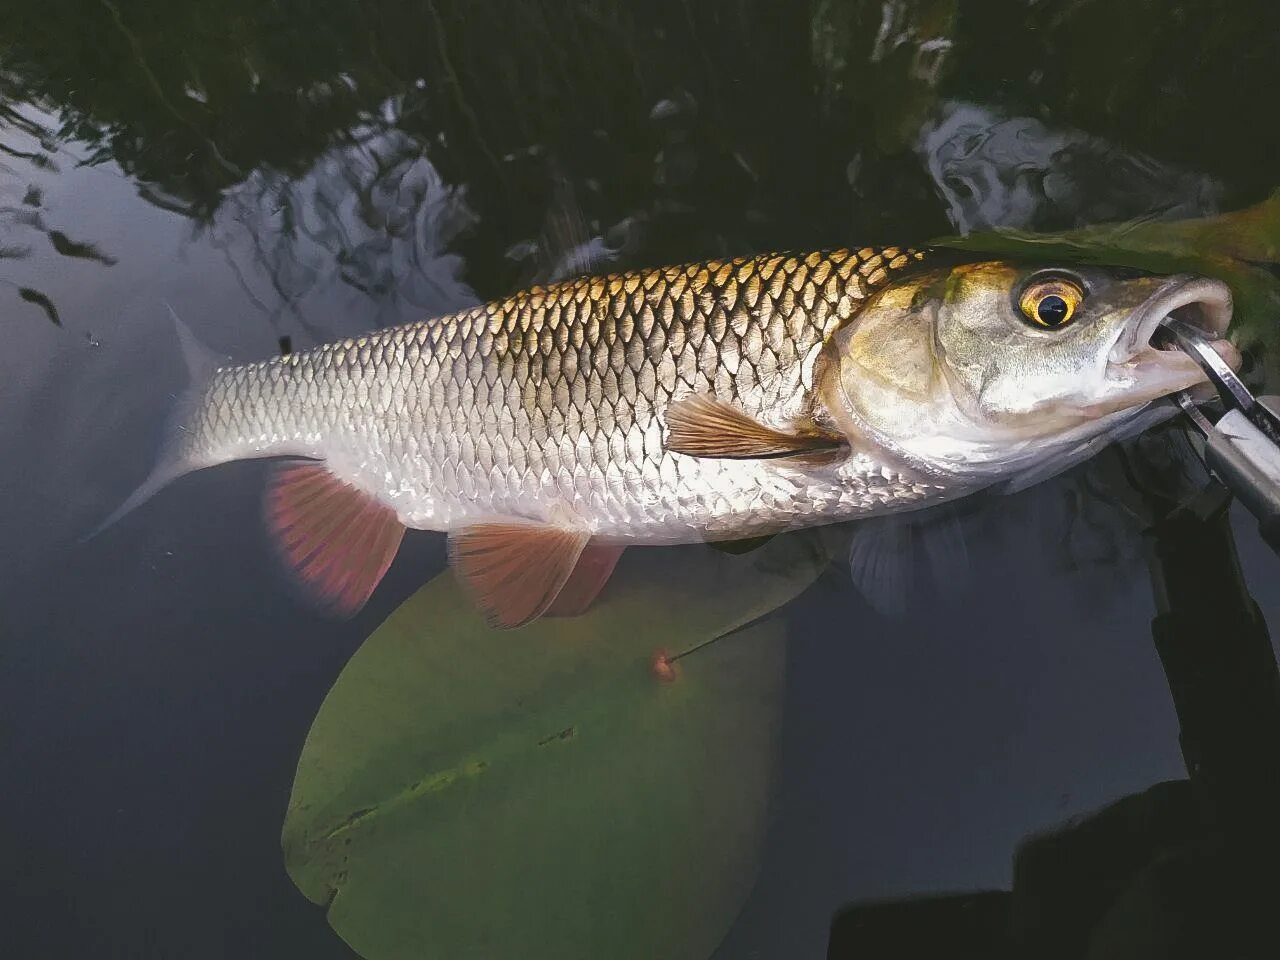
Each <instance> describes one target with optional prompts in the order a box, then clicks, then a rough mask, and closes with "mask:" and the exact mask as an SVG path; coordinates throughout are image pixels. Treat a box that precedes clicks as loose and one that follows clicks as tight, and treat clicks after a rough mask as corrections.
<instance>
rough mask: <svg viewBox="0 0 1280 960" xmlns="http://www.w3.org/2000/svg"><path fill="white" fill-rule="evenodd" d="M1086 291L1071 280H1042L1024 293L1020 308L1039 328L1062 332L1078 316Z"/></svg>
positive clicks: (1019, 304) (1019, 303)
mask: <svg viewBox="0 0 1280 960" xmlns="http://www.w3.org/2000/svg"><path fill="white" fill-rule="evenodd" d="M1083 299H1084V291H1083V290H1081V289H1080V288H1079V287H1078V286H1077V285H1076V284H1074V283H1072V282H1071V281H1070V280H1063V279H1060V278H1054V279H1052V280H1040V281H1038V282H1036V283H1033V284H1031V285H1030V286H1028V287H1027V289H1026V290H1024V291H1023V292H1022V297H1021V299H1020V300H1019V301H1018V306H1019V307H1021V308H1022V315H1023V316H1024V317H1026V318H1027V319H1028V320H1029V321H1031V323H1033V324H1035V325H1036V326H1037V327H1043V328H1044V329H1046V330H1061V329H1062V328H1063V327H1065V326H1067V324H1069V323H1070V322H1071V321H1072V320H1073V319H1074V318H1075V315H1076V310H1077V309H1078V308H1079V307H1080V301H1082V300H1083Z"/></svg>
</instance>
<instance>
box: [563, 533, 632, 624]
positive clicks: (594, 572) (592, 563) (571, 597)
mask: <svg viewBox="0 0 1280 960" xmlns="http://www.w3.org/2000/svg"><path fill="white" fill-rule="evenodd" d="M625 549H626V547H615V546H610V545H608V544H603V543H588V544H587V545H586V547H585V548H584V549H583V551H582V556H580V557H579V558H578V563H577V566H575V567H574V568H573V573H571V574H569V579H568V580H566V581H565V584H564V586H563V587H561V588H560V593H559V594H558V595H557V596H556V598H555V600H553V601H552V603H551V606H549V607H548V608H547V612H546V613H545V614H544V616H548V617H576V616H579V615H580V614H583V613H586V612H587V608H588V607H590V606H591V604H592V603H593V602H594V601H595V599H596V597H598V596H599V595H600V591H601V590H603V589H604V585H605V584H606V583H608V582H609V577H611V576H612V575H613V568H614V567H615V566H617V564H618V558H619V557H620V556H622V551H623V550H625Z"/></svg>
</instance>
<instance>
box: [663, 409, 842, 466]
mask: <svg viewBox="0 0 1280 960" xmlns="http://www.w3.org/2000/svg"><path fill="white" fill-rule="evenodd" d="M666 422H667V449H668V450H670V451H671V452H672V453H683V454H685V455H686V456H690V457H712V458H722V459H731V460H763V459H769V458H772V457H792V456H796V455H797V454H814V453H818V452H829V451H834V450H838V449H839V448H840V447H842V446H843V445H844V438H843V437H841V436H838V435H835V434H832V433H828V432H826V431H823V430H820V429H818V428H817V427H808V426H806V427H804V428H802V429H799V428H798V429H797V430H795V431H794V432H786V431H783V430H775V429H774V428H773V427H769V426H766V425H765V424H763V423H760V421H758V420H755V419H753V418H751V417H749V416H747V415H746V414H745V413H743V412H742V411H741V410H739V409H737V408H736V407H732V406H730V405H729V404H727V403H721V402H720V401H719V400H712V399H710V398H709V397H703V396H699V395H698V394H690V395H689V396H687V397H684V398H682V399H680V400H677V401H675V402H674V403H672V404H671V405H670V406H668V407H667V411H666Z"/></svg>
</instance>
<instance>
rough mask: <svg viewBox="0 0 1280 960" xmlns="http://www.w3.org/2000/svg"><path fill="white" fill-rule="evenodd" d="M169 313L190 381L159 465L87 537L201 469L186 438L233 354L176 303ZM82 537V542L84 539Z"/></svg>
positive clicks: (172, 418) (172, 416)
mask: <svg viewBox="0 0 1280 960" xmlns="http://www.w3.org/2000/svg"><path fill="white" fill-rule="evenodd" d="M165 307H166V308H167V309H168V311H169V317H170V318H171V319H172V320H173V329H174V333H175V335H176V336H177V339H178V345H179V347H180V350H181V353H182V359H183V363H184V365H185V368H186V372H187V382H186V385H185V386H184V387H183V388H182V389H181V390H180V391H179V392H178V393H177V395H176V397H175V401H174V406H173V409H172V410H171V411H170V413H169V417H168V420H167V421H166V423H165V430H164V439H163V440H162V441H161V444H160V452H159V454H158V456H157V457H156V462H155V466H154V467H153V468H152V470H151V473H150V474H148V476H147V478H146V479H145V480H143V481H142V483H141V484H140V485H139V486H138V488H137V489H136V490H134V491H133V493H132V494H130V495H129V498H128V499H127V500H125V501H124V503H122V504H120V506H118V507H116V509H115V510H113V511H112V512H111V514H110V516H108V517H107V518H106V519H105V520H103V521H102V522H101V523H100V524H98V525H97V526H96V527H94V529H93V530H92V531H90V532H89V533H88V534H86V535H85V536H84V537H83V540H91V539H93V538H94V537H96V536H97V535H98V534H100V533H102V531H104V530H106V529H107V528H108V527H110V526H113V525H114V524H115V523H116V522H117V521H118V520H120V519H121V518H122V517H124V516H125V515H127V514H129V513H132V512H133V511H134V510H135V509H136V508H138V507H140V506H142V504H144V503H146V502H147V501H148V500H150V499H151V498H152V497H153V496H155V495H156V494H157V493H159V492H160V491H161V490H162V489H164V488H165V487H166V486H168V485H169V484H170V483H172V482H173V481H174V480H176V479H178V478H179V477H181V476H183V475H184V474H187V473H190V472H191V471H192V470H195V469H197V466H196V465H193V464H190V463H188V462H186V460H185V459H184V458H183V455H182V447H183V444H182V440H183V435H184V433H185V431H186V429H187V425H188V424H189V423H191V421H192V416H193V414H194V413H195V411H196V406H197V404H198V403H199V402H200V398H201V397H202V396H203V393H204V389H205V387H206V386H208V384H209V381H210V380H211V379H212V378H213V375H214V373H215V372H216V371H217V369H218V368H219V367H221V366H225V365H226V363H227V361H228V360H230V357H228V356H226V355H224V354H219V353H217V352H216V351H214V350H211V349H210V348H209V347H207V346H205V345H204V344H203V343H201V342H200V340H199V339H198V338H197V337H196V335H195V334H194V333H193V332H192V331H191V328H190V327H188V326H187V325H186V324H185V323H184V322H183V321H182V319H181V318H180V317H179V316H178V315H177V313H175V312H174V309H173V307H171V306H169V304H167V303H166V304H165ZM83 540H82V542H83Z"/></svg>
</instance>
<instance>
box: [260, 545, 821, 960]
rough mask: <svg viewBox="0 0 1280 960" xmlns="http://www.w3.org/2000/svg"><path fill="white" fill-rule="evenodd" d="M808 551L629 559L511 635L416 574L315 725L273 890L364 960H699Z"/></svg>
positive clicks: (772, 713) (816, 562)
mask: <svg viewBox="0 0 1280 960" xmlns="http://www.w3.org/2000/svg"><path fill="white" fill-rule="evenodd" d="M815 543H816V541H815V540H814V539H812V538H809V537H806V536H803V535H801V536H787V537H779V538H776V539H775V540H774V541H772V542H771V543H769V544H768V545H767V546H766V547H764V548H762V549H760V550H758V551H755V552H754V553H752V554H750V555H749V556H728V555H725V554H722V553H718V552H716V551H712V550H710V549H707V548H699V547H684V548H674V549H673V548H647V549H643V550H632V551H629V553H628V556H626V557H624V559H623V562H622V563H621V564H620V565H619V569H618V572H617V573H616V574H615V577H614V580H613V582H611V583H610V585H609V587H608V589H607V590H606V591H605V593H604V594H603V595H602V597H601V598H600V600H599V601H598V602H597V604H596V606H595V607H594V608H593V609H592V610H591V611H589V612H588V613H587V614H586V615H584V616H582V617H576V618H571V619H563V620H543V621H539V622H537V623H535V624H533V625H531V626H529V627H526V628H523V629H521V630H518V631H505V632H504V631H493V630H489V629H488V628H486V627H485V626H484V623H483V621H482V620H481V618H480V617H479V616H478V615H477V614H476V613H475V612H473V610H472V609H471V606H470V604H469V602H468V601H467V598H466V597H465V595H464V594H463V593H462V592H461V591H460V590H459V588H458V587H457V585H456V584H455V582H454V580H453V578H452V576H451V575H450V574H448V573H445V574H442V575H441V576H439V577H437V578H436V579H435V580H433V581H431V582H430V583H428V584H427V585H426V586H424V587H423V588H422V589H421V590H419V591H418V592H417V593H416V594H415V595H414V596H413V597H411V598H410V599H409V600H408V601H406V602H405V603H404V604H403V605H402V606H401V607H400V608H399V609H398V610H397V611H396V612H395V613H393V614H392V615H391V616H390V617H389V618H388V619H387V621H386V622H385V623H384V624H383V625H382V626H381V627H379V628H378V630H376V631H375V632H374V633H373V635H372V636H371V637H370V638H369V639H368V640H367V641H366V642H365V644H364V645H363V646H362V647H361V648H360V650H359V651H357V653H356V654H355V656H353V657H352V659H351V661H350V662H349V663H348V665H347V667H346V668H345V669H344V670H343V672H342V674H341V676H340V677H339V678H338V681H337V683H336V684H335V685H334V687H333V689H332V690H331V691H330V693H329V695H328V697H327V698H326V699H325V702H324V704H323V706H322V707H321V709H320V713H319V715H318V716H317V718H316V720H315V723H314V725H313V726H312V729H311V732H310V734H309V736H308V738H307V742H306V746H305V747H304V749H303V753H302V758H301V760H300V762H299V765H298V772H297V776H296V779H295V782H294V788H293V796H292V798H291V799H290V803H289V810H288V814H287V816H286V819H285V825H284V832H283V845H284V851H285V861H286V866H287V868H288V871H289V874H290V876H291V877H292V878H293V880H294V882H295V883H296V884H297V885H298V886H299V888H300V889H301V890H302V891H303V893H305V894H306V895H307V896H308V897H309V898H311V899H312V900H314V901H316V902H317V903H324V904H327V905H328V915H329V922H330V923H331V924H332V925H333V927H334V929H335V930H337V932H338V933H339V934H340V935H341V936H342V937H343V938H344V939H345V940H346V941H347V942H348V943H350V944H351V946H352V947H353V948H354V949H355V950H356V951H357V952H359V953H360V954H361V955H362V956H364V957H366V958H368V960H399V958H406V960H407V958H413V960H430V958H435V957H439V958H449V960H453V958H468V957H474V958H481V957H483V958H485V960H506V958H511V960H517V958H518V960H539V958H548V960H550V958H555V960H574V958H584V960H586V958H590V960H597V958H601V957H608V958H610V960H626V958H632V957H634V958H637V960H640V958H644V960H650V958H654V957H662V958H664V960H681V958H688V960H705V958H706V957H708V956H709V955H710V954H711V952H712V951H713V950H714V949H715V947H716V945H717V943H718V942H719V941H720V939H721V938H722V937H723V936H724V933H725V931H726V930H727V929H728V927H729V925H730V924H731V923H732V921H733V918H734V916H735V915H736V914H737V912H738V910H739V909H740V908H741V904H742V902H743V900H744V899H745V897H746V895H747V893H748V891H749V890H750V888H751V885H752V883H753V880H754V874H755V869H756V862H757V858H758V855H759V850H760V846H761V842H762V839H763V833H764V821H765V813H766V807H767V802H768V797H769V792H770V781H771V776H772V773H773V763H774V748H775V744H776V734H777V728H778V722H779V710H780V706H781V697H782V689H783V674H784V667H785V650H784V627H783V624H782V622H781V621H780V620H778V619H777V618H774V619H771V620H760V619H759V618H761V617H762V616H763V615H764V614H767V613H769V612H770V611H772V610H774V609H775V608H777V607H778V606H780V605H781V604H783V603H785V602H787V601H788V600H790V599H791V598H793V597H794V596H796V595H797V594H798V593H800V592H801V591H802V590H804V589H805V588H806V587H808V586H809V585H810V584H811V583H812V582H813V581H814V580H815V579H816V578H817V577H818V575H819V574H820V573H821V572H822V570H823V569H824V568H825V566H826V562H827V561H826V557H825V555H823V554H821V553H820V552H819V551H818V550H817V548H816V547H815V546H814V544H815ZM756 621H759V622H756ZM739 628H742V629H739ZM717 638H718V639H717ZM664 657H666V658H669V659H663V658H664Z"/></svg>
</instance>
